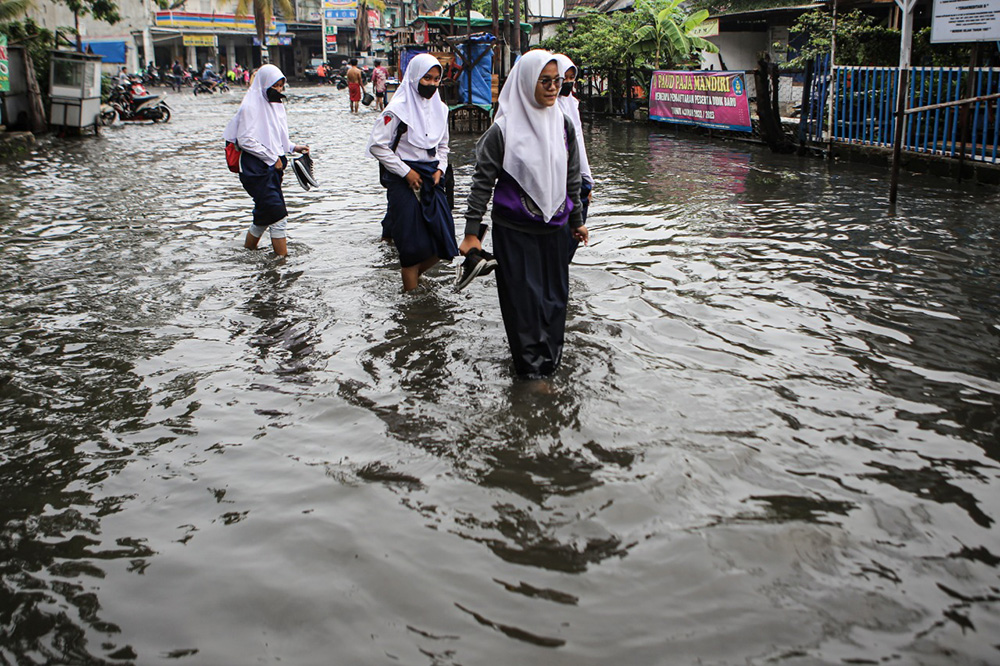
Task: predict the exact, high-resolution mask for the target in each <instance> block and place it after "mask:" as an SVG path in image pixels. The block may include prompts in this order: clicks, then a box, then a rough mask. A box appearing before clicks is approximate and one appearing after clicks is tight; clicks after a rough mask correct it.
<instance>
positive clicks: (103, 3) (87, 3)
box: [57, 0, 122, 25]
mask: <svg viewBox="0 0 1000 666" xmlns="http://www.w3.org/2000/svg"><path fill="white" fill-rule="evenodd" d="M57 1H58V2H60V3H61V4H63V5H66V6H67V7H69V10H70V11H71V12H73V13H74V14H76V15H78V16H93V17H94V18H95V19H97V20H98V21H104V22H105V23H110V24H111V25H114V24H115V23H118V21H120V20H121V18H122V17H121V15H120V14H119V13H118V5H117V4H115V2H114V0H57Z"/></svg>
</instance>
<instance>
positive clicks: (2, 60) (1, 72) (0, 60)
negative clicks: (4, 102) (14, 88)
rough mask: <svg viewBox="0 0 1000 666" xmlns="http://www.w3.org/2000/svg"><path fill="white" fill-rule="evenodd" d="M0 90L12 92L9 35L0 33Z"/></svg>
mask: <svg viewBox="0 0 1000 666" xmlns="http://www.w3.org/2000/svg"><path fill="white" fill-rule="evenodd" d="M0 92H10V61H9V60H7V35H0Z"/></svg>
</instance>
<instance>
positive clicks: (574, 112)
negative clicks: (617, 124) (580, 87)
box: [556, 53, 581, 148]
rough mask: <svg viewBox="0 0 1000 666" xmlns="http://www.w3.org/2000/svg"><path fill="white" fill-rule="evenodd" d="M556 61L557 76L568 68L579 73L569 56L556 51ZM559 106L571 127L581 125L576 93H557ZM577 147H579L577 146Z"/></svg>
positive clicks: (564, 73)
mask: <svg viewBox="0 0 1000 666" xmlns="http://www.w3.org/2000/svg"><path fill="white" fill-rule="evenodd" d="M556 62H557V63H559V76H563V77H564V76H566V72H567V71H568V70H570V69H575V70H576V73H577V74H578V75H579V73H580V70H579V68H578V67H577V66H576V65H574V64H573V61H572V60H570V59H569V56H567V55H563V54H562V53H557V54H556ZM559 108H560V109H562V112H563V113H565V114H566V115H567V116H569V119H570V120H572V121H573V127H580V126H581V125H580V100H578V99H577V98H576V95H574V94H572V93H570V94H569V95H567V96H566V97H563V96H562V95H559ZM577 148H579V146H577Z"/></svg>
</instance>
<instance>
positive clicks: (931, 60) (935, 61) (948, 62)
mask: <svg viewBox="0 0 1000 666" xmlns="http://www.w3.org/2000/svg"><path fill="white" fill-rule="evenodd" d="M998 55H1000V49H998V44H997V43H996V42H989V43H981V44H980V45H979V65H980V66H981V67H982V66H984V65H986V64H987V63H988V62H994V63H995V62H997V59H998ZM971 59H972V46H971V45H970V44H931V29H930V28H923V29H921V30H917V31H915V32H914V33H913V53H912V55H911V60H912V61H913V64H914V65H915V66H921V67H968V66H969V61H970V60H971ZM994 66H995V65H994Z"/></svg>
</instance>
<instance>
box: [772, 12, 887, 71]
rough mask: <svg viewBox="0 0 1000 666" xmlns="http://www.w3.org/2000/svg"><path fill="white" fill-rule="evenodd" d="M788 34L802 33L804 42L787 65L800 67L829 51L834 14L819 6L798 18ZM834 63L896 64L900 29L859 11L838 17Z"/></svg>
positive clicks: (787, 66) (788, 66) (791, 67)
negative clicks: (885, 24) (892, 27)
mask: <svg viewBox="0 0 1000 666" xmlns="http://www.w3.org/2000/svg"><path fill="white" fill-rule="evenodd" d="M789 33H790V34H791V36H792V37H794V36H796V35H805V36H806V40H807V41H806V44H805V46H803V47H802V48H801V49H800V50H799V55H798V56H797V57H795V58H794V59H792V60H790V61H788V63H787V64H786V65H785V67H786V68H789V69H793V68H798V67H803V66H804V65H805V63H806V62H808V61H810V60H813V59H814V58H815V57H816V56H817V55H823V54H827V53H829V52H830V42H831V39H830V38H831V35H832V33H833V16H832V15H831V14H829V13H827V12H825V11H821V10H819V9H817V10H814V11H811V12H809V13H807V14H803V15H802V16H800V17H799V18H798V20H797V21H796V22H795V25H793V26H792V27H791V28H789ZM837 64H838V65H863V66H879V65H883V66H891V65H897V64H899V31H898V30H893V29H891V28H887V27H885V26H883V25H879V24H878V22H877V21H876V19H875V18H874V17H872V16H868V15H867V14H864V13H862V12H861V11H860V10H858V9H855V10H853V11H850V12H847V13H843V14H839V15H838V16H837Z"/></svg>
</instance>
